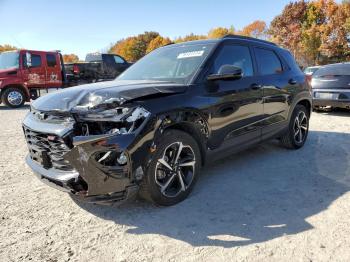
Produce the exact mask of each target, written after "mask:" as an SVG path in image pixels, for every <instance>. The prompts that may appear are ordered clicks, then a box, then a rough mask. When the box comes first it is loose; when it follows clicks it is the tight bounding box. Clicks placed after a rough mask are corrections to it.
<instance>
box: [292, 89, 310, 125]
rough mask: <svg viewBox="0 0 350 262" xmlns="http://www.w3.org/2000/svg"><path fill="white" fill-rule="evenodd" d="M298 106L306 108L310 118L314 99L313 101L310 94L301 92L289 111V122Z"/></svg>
mask: <svg viewBox="0 0 350 262" xmlns="http://www.w3.org/2000/svg"><path fill="white" fill-rule="evenodd" d="M297 105H303V106H305V107H306V109H307V110H308V116H309V117H310V115H311V112H312V99H311V95H310V93H306V92H301V93H299V94H298V95H297V96H296V97H295V98H294V99H293V101H292V103H291V105H290V110H289V114H288V121H290V119H291V117H292V115H293V112H294V109H295V107H296V106H297Z"/></svg>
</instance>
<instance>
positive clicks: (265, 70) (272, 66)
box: [254, 47, 283, 75]
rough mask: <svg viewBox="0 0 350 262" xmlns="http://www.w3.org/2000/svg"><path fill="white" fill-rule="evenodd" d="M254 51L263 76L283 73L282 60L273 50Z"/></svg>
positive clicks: (260, 49)
mask: <svg viewBox="0 0 350 262" xmlns="http://www.w3.org/2000/svg"><path fill="white" fill-rule="evenodd" d="M254 50H255V56H256V60H257V62H258V68H259V72H260V74H261V75H274V74H278V73H281V72H282V71H283V67H282V63H281V60H280V59H279V58H278V56H277V54H276V53H275V52H274V51H273V50H270V49H265V48H259V47H255V48H254Z"/></svg>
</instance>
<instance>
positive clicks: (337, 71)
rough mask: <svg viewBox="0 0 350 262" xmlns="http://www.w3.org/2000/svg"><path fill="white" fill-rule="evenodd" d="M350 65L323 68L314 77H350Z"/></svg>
mask: <svg viewBox="0 0 350 262" xmlns="http://www.w3.org/2000/svg"><path fill="white" fill-rule="evenodd" d="M349 75H350V64H334V65H328V66H324V67H321V68H320V69H318V70H317V71H316V72H315V73H314V77H323V76H349Z"/></svg>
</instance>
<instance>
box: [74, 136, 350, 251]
mask: <svg viewBox="0 0 350 262" xmlns="http://www.w3.org/2000/svg"><path fill="white" fill-rule="evenodd" d="M349 148H350V134H345V133H333V132H315V131H312V132H310V134H309V139H308V141H307V143H306V144H305V146H304V147H303V148H302V149H300V150H297V151H293V150H287V149H284V148H281V147H280V146H279V145H278V143H277V141H272V142H268V143H266V144H262V145H260V146H258V147H256V148H254V149H250V150H247V151H244V152H241V153H239V154H236V155H232V156H231V157H229V158H226V159H224V160H222V161H220V162H217V163H213V164H210V165H209V166H207V167H205V168H204V169H203V171H202V175H201V178H200V179H199V181H198V184H197V185H196V187H195V189H194V191H193V192H192V194H191V195H190V197H189V198H188V199H187V200H185V201H184V202H182V203H180V204H178V205H176V206H172V207H167V208H165V207H164V208H160V207H155V206H153V205H151V204H147V203H145V202H135V201H134V202H131V203H127V204H124V205H122V206H120V207H111V206H100V205H92V204H87V203H78V202H77V203H78V205H79V206H80V207H82V208H83V209H85V210H87V211H88V212H90V213H92V214H94V215H96V216H98V217H100V218H103V219H106V220H111V221H114V222H115V223H117V224H122V225H126V226H129V227H131V228H129V229H128V230H127V233H129V234H159V235H164V236H167V237H171V238H174V239H177V240H181V241H184V242H186V243H188V244H190V245H192V246H221V247H226V248H229V247H235V246H244V245H249V244H253V243H260V242H264V241H268V240H271V239H274V238H278V237H280V236H284V235H293V234H297V233H300V232H304V231H307V230H310V229H312V228H313V225H312V224H310V223H309V222H308V218H310V217H312V216H314V215H317V214H318V213H320V212H322V211H324V210H326V209H327V208H328V207H329V206H330V204H331V203H332V202H333V201H335V200H336V199H337V198H339V197H340V196H342V195H343V194H344V193H346V192H347V191H348V190H349V189H350V165H349ZM335 157H336V159H337V161H336V162H335V161H334V159H335Z"/></svg>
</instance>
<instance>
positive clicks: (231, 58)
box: [214, 45, 254, 77]
mask: <svg viewBox="0 0 350 262" xmlns="http://www.w3.org/2000/svg"><path fill="white" fill-rule="evenodd" d="M223 65H233V66H236V67H239V68H240V69H242V71H243V76H244V77H247V76H252V75H253V74H254V70H253V63H252V57H251V55H250V51H249V47H247V46H240V45H225V46H224V47H223V48H222V49H221V50H220V52H219V54H218V56H217V57H216V59H215V62H214V72H215V73H217V72H218V71H219V69H220V67H221V66H223Z"/></svg>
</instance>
